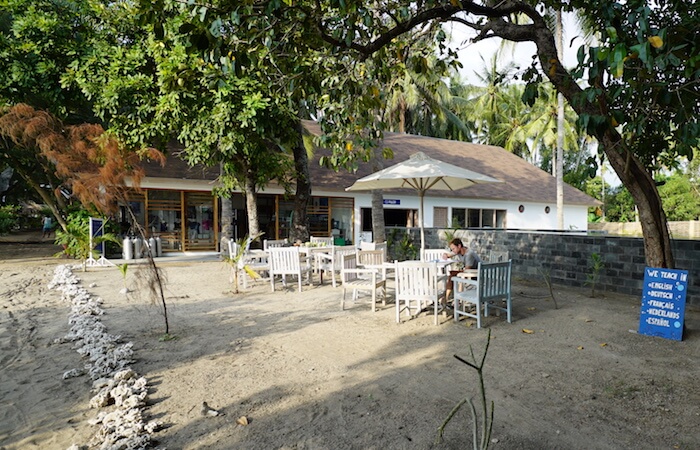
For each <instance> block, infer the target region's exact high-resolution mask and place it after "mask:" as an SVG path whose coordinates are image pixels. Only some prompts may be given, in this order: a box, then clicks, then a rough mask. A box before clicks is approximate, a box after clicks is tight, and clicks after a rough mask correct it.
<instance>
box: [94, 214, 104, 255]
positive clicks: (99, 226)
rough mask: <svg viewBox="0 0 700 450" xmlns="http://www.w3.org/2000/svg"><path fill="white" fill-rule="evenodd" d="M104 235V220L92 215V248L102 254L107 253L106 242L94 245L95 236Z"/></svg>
mask: <svg viewBox="0 0 700 450" xmlns="http://www.w3.org/2000/svg"><path fill="white" fill-rule="evenodd" d="M102 235H104V220H102V219H96V218H94V217H90V248H92V249H94V250H95V251H97V252H98V253H99V254H100V255H104V254H105V243H104V242H100V243H99V244H97V245H94V244H93V242H95V240H94V238H96V237H100V236H102Z"/></svg>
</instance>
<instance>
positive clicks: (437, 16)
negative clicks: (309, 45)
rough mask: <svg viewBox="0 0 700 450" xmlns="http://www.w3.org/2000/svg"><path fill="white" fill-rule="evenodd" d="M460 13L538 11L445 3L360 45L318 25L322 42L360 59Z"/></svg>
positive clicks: (514, 4)
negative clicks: (431, 24)
mask: <svg viewBox="0 0 700 450" xmlns="http://www.w3.org/2000/svg"><path fill="white" fill-rule="evenodd" d="M459 13H466V14H473V15H476V16H481V17H487V18H495V17H507V16H509V15H511V14H521V13H522V14H525V15H527V16H528V17H529V16H531V15H533V14H535V15H537V12H536V11H535V10H534V9H533V8H532V7H531V6H530V5H528V4H526V3H522V2H518V1H504V2H501V3H499V4H497V5H496V6H494V7H490V6H485V5H481V4H477V3H474V2H473V1H463V2H462V3H461V5H458V6H455V5H444V6H439V7H436V8H431V9H427V10H425V11H419V12H418V13H416V14H415V15H414V16H412V17H411V18H410V19H408V20H406V21H405V22H396V24H395V25H394V26H393V27H391V28H389V29H388V30H386V31H385V32H383V33H382V34H380V35H379V36H378V37H377V38H376V39H374V40H372V41H370V42H369V43H366V44H363V43H360V42H355V41H354V40H353V41H352V42H350V43H347V42H345V41H344V40H342V39H336V38H334V37H333V36H331V35H330V34H329V33H328V32H327V31H326V30H327V27H326V25H325V24H324V22H323V21H322V20H319V21H318V23H317V27H318V30H319V33H320V34H321V37H322V39H323V40H324V41H326V42H328V43H329V44H331V45H333V46H334V47H338V48H349V49H352V50H354V51H356V52H358V53H360V54H361V55H362V57H361V59H366V58H368V57H369V56H370V55H372V54H373V53H376V52H377V51H378V50H380V49H381V48H383V47H385V46H387V45H388V44H389V42H391V41H392V40H393V39H395V38H397V37H399V36H401V35H402V34H404V33H407V32H409V31H411V30H413V29H414V28H416V27H418V26H420V25H422V24H425V23H428V22H432V21H435V20H438V21H446V20H455V17H454V16H456V15H457V14H459Z"/></svg>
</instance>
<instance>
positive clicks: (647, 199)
mask: <svg viewBox="0 0 700 450" xmlns="http://www.w3.org/2000/svg"><path fill="white" fill-rule="evenodd" d="M616 138H617V139H616ZM599 140H600V143H601V145H602V146H603V150H604V151H605V154H606V155H607V157H608V161H609V162H610V165H611V166H612V168H613V169H614V170H615V173H616V174H617V176H618V177H619V178H620V181H622V184H624V185H625V187H626V188H627V190H629V192H630V194H631V195H632V198H634V202H635V204H636V205H637V209H638V210H639V222H640V224H641V226H642V236H643V238H644V254H645V257H646V263H647V265H648V266H650V267H662V268H668V269H673V268H675V262H674V260H673V252H672V250H671V238H670V236H669V232H668V223H667V219H666V212H665V211H664V209H663V206H662V204H661V197H660V196H659V191H658V189H657V188H656V182H655V181H654V179H653V178H652V177H651V175H650V174H649V172H648V171H647V170H646V169H645V168H644V166H643V165H642V164H641V162H640V161H639V160H638V159H637V158H636V157H635V156H634V155H632V154H631V153H630V152H629V151H628V150H625V151H623V152H620V151H618V150H616V149H617V148H620V142H619V135H617V133H614V134H613V133H612V132H608V133H606V134H605V135H603V136H601V137H599Z"/></svg>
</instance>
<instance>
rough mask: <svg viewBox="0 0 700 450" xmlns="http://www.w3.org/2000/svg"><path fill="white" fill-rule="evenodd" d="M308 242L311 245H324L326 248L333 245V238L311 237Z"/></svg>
mask: <svg viewBox="0 0 700 450" xmlns="http://www.w3.org/2000/svg"><path fill="white" fill-rule="evenodd" d="M309 242H311V243H312V244H321V245H325V246H327V247H330V246H332V245H333V238H332V237H322V236H311V238H310V239H309Z"/></svg>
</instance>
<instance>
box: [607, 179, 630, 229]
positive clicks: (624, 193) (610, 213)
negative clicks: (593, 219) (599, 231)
mask: <svg viewBox="0 0 700 450" xmlns="http://www.w3.org/2000/svg"><path fill="white" fill-rule="evenodd" d="M605 199H606V200H605V220H606V221H608V222H635V221H636V220H637V210H636V207H635V204H634V199H633V198H632V195H631V194H630V193H629V191H628V190H627V188H626V187H624V186H622V185H620V186H616V187H614V188H612V189H611V190H610V193H609V195H606V197H605Z"/></svg>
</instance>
